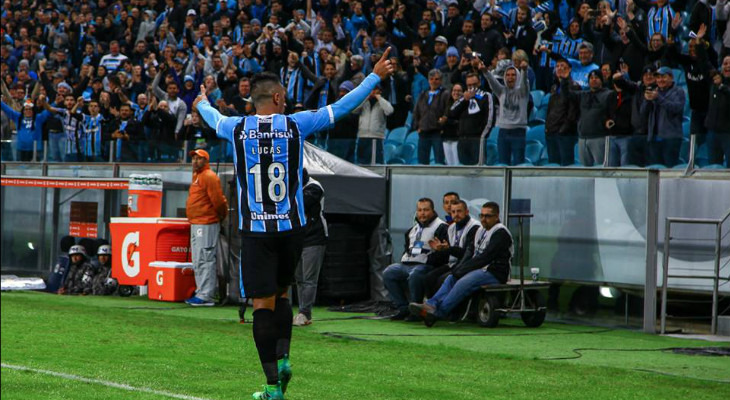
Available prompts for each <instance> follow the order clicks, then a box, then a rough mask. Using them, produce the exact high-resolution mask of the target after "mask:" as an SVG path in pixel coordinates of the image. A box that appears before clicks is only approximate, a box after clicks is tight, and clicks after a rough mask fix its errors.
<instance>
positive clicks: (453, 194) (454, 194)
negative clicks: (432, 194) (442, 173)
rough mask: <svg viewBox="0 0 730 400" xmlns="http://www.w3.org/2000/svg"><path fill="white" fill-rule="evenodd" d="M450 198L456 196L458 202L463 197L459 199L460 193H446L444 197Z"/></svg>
mask: <svg viewBox="0 0 730 400" xmlns="http://www.w3.org/2000/svg"><path fill="white" fill-rule="evenodd" d="M448 196H456V199H457V200H458V199H460V198H461V197H459V193H456V192H446V193H444V197H448Z"/></svg>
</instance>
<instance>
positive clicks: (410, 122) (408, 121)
mask: <svg viewBox="0 0 730 400" xmlns="http://www.w3.org/2000/svg"><path fill="white" fill-rule="evenodd" d="M411 125H413V113H412V112H410V111H408V116H407V117H406V124H405V127H406V129H408V130H409V131H410V130H411Z"/></svg>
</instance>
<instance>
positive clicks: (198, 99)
mask: <svg viewBox="0 0 730 400" xmlns="http://www.w3.org/2000/svg"><path fill="white" fill-rule="evenodd" d="M203 100H207V96H206V94H205V85H200V94H199V95H198V97H196V98H195V100H194V101H193V110H197V109H198V103H200V102H201V101H203Z"/></svg>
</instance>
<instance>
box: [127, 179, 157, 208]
mask: <svg viewBox="0 0 730 400" xmlns="http://www.w3.org/2000/svg"><path fill="white" fill-rule="evenodd" d="M127 207H128V208H127V215H128V216H129V217H159V216H161V215H162V176H161V175H160V174H149V175H138V174H132V175H129V197H128V199H127Z"/></svg>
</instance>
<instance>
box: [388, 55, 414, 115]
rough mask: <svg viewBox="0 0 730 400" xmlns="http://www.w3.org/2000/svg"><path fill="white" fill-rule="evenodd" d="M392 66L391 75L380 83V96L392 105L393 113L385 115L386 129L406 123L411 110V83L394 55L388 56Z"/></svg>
mask: <svg viewBox="0 0 730 400" xmlns="http://www.w3.org/2000/svg"><path fill="white" fill-rule="evenodd" d="M390 63H391V65H392V66H393V70H394V71H395V72H393V75H391V76H390V78H388V79H386V80H385V81H384V82H381V83H380V86H381V87H382V88H383V94H382V96H383V97H384V98H385V99H386V100H388V102H389V103H390V104H391V105H392V106H393V114H390V115H388V116H387V117H386V120H385V121H386V124H387V125H386V126H387V128H388V129H395V128H399V127H401V126H403V125H405V123H406V119H407V118H408V112H409V111H410V110H411V104H413V103H412V100H411V96H410V93H411V85H410V83H409V81H408V73H406V72H405V71H403V69H402V68H401V67H400V63H399V60H398V59H397V58H395V57H391V58H390Z"/></svg>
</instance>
